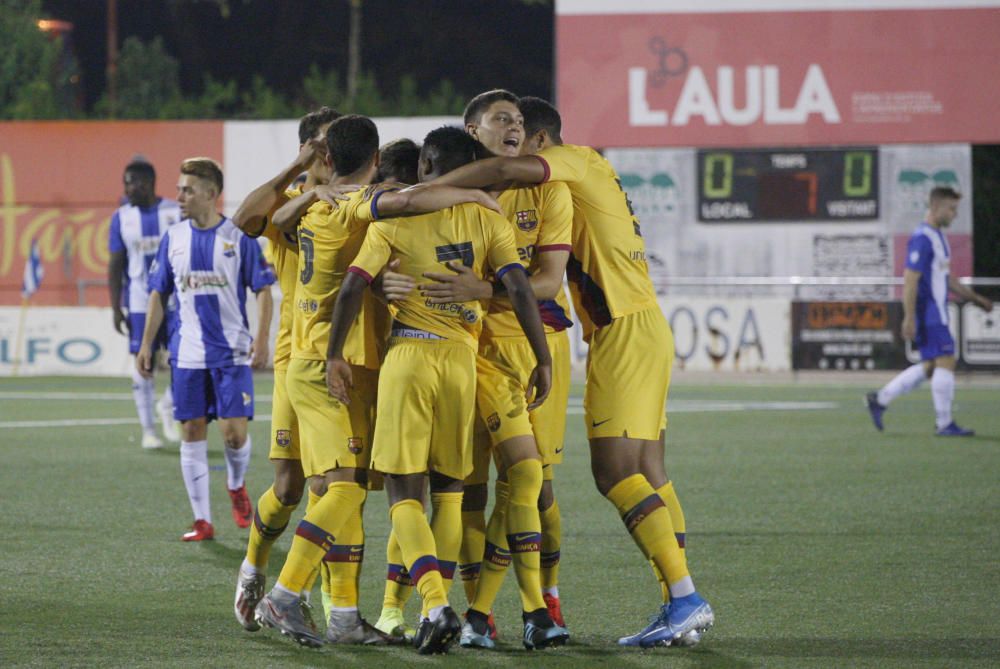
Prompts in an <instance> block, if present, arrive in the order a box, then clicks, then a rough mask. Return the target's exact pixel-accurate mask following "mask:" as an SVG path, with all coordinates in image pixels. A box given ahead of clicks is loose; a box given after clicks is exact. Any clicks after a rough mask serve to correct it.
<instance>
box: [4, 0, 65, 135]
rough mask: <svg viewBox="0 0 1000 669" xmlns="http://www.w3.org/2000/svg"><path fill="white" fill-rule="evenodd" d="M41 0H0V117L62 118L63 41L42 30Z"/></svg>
mask: <svg viewBox="0 0 1000 669" xmlns="http://www.w3.org/2000/svg"><path fill="white" fill-rule="evenodd" d="M41 16H42V9H41V3H40V2H39V1H38V0H0V43H2V44H3V48H2V49H0V118H8V119H32V118H35V119H37V118H43V119H44V118H60V117H63V116H67V115H71V114H72V110H68V109H64V108H63V105H61V104H60V102H59V100H60V86H61V85H62V84H64V83H67V82H64V81H62V79H63V78H64V77H62V76H60V72H59V71H58V64H59V53H60V50H61V44H62V41H61V39H60V38H58V37H57V38H55V39H50V38H49V37H48V36H47V35H46V34H45V33H43V32H42V31H41V30H40V29H39V25H38V21H39V19H40V18H41Z"/></svg>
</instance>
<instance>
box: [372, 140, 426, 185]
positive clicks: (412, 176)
mask: <svg viewBox="0 0 1000 669" xmlns="http://www.w3.org/2000/svg"><path fill="white" fill-rule="evenodd" d="M378 156H379V157H378V180H379V181H398V182H399V183H404V184H415V183H417V181H418V179H417V166H418V165H419V163H420V147H419V146H417V143H416V142H414V141H413V140H412V139H406V138H403V139H395V140H393V141H391V142H389V143H388V144H386V145H385V146H383V147H382V148H381V149H379V151H378Z"/></svg>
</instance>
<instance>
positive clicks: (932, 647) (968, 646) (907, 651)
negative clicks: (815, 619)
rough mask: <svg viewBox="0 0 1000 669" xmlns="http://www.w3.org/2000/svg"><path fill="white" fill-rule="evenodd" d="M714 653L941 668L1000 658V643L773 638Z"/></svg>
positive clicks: (718, 645)
mask: <svg viewBox="0 0 1000 669" xmlns="http://www.w3.org/2000/svg"><path fill="white" fill-rule="evenodd" d="M705 648H706V650H707V649H709V648H710V649H711V650H712V651H722V652H729V653H732V654H734V655H736V656H749V657H754V658H768V657H772V658H791V659H794V658H801V659H806V658H816V659H820V658H843V659H845V660H847V659H850V658H858V659H865V660H871V659H874V658H881V659H885V660H907V659H911V660H920V661H925V662H926V661H927V660H931V659H934V658H940V659H941V660H942V662H943V664H942V666H947V664H948V662H949V661H950V662H954V661H956V660H985V659H996V658H997V657H1000V639H995V638H975V639H968V638H966V639H963V638H939V639H831V638H826V639H823V638H784V639H782V638H772V639H719V640H715V641H713V642H712V643H711V646H706V647H705Z"/></svg>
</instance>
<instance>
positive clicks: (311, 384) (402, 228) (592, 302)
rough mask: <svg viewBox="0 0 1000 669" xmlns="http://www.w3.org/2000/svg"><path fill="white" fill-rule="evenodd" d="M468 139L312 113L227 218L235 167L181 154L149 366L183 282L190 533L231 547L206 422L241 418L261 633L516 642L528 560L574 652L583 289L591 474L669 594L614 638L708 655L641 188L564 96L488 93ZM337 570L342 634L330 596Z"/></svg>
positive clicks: (251, 584) (536, 588)
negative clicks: (221, 202)
mask: <svg viewBox="0 0 1000 669" xmlns="http://www.w3.org/2000/svg"><path fill="white" fill-rule="evenodd" d="M464 124H465V127H464V129H460V128H454V127H442V128H439V129H437V130H434V131H432V132H431V133H429V134H428V135H427V137H426V138H425V140H424V142H423V145H422V146H420V147H418V146H417V145H415V144H414V143H413V142H411V141H409V140H397V141H394V142H390V143H389V144H386V145H385V146H383V147H381V149H380V147H379V135H378V130H377V128H376V126H375V124H374V123H373V122H372V121H371V120H370V119H368V118H365V117H363V116H358V115H341V114H339V113H337V112H335V111H333V110H331V109H329V108H322V109H320V110H317V111H315V112H312V113H310V114H308V115H306V116H305V117H304V118H303V119H302V121H301V122H300V125H299V142H300V151H299V154H298V156H297V157H296V159H295V160H294V161H293V162H292V163H291V164H290V165H288V166H287V167H286V168H285V169H283V170H282V171H281V172H280V173H279V174H277V175H276V176H275V177H274V178H273V179H271V180H270V181H268V182H267V183H265V184H263V185H261V186H260V187H258V188H257V189H255V190H254V191H253V192H251V193H250V195H249V196H248V197H247V198H246V199H245V200H244V201H243V203H242V204H241V205H240V207H239V209H238V210H237V211H236V213H235V214H234V215H233V217H232V219H228V218H225V217H223V216H220V215H219V214H218V213H216V209H215V202H216V200H217V198H218V196H219V194H220V192H221V190H222V172H221V170H220V169H219V168H218V165H217V164H215V163H214V162H212V161H210V160H207V159H192V160H189V161H186V162H185V163H184V165H183V166H182V170H181V172H182V175H181V180H180V182H179V185H178V194H179V197H178V202H179V203H180V209H181V211H180V213H181V215H182V216H183V217H184V218H186V219H189V220H190V224H189V225H172V226H169V228H168V229H167V232H166V234H165V235H164V237H163V240H162V241H161V242H160V243H159V247H158V251H157V255H156V259H155V261H154V262H153V263H152V267H150V268H149V281H148V286H149V288H150V290H151V292H150V297H149V301H148V305H147V306H146V316H145V319H144V320H145V322H144V324H142V323H140V324H139V326H140V327H139V329H140V330H142V331H143V337H142V341H141V343H140V344H139V346H138V350H137V351H136V353H137V356H136V364H137V370H139V372H140V374H141V376H143V377H148V376H149V375H150V374H151V373H152V351H153V349H154V347H155V343H156V337H157V334H158V332H159V331H160V325H161V322H162V321H163V318H164V309H163V306H162V304H163V302H162V300H163V298H165V297H166V296H170V295H175V296H176V298H177V302H178V306H177V309H176V311H175V312H173V313H175V314H176V315H175V316H173V317H172V319H171V318H168V321H172V322H171V323H170V324H169V328H168V329H169V330H170V332H171V337H170V340H171V345H170V350H171V364H172V381H171V387H172V390H173V397H174V401H175V404H176V406H175V410H174V411H175V416H176V418H177V419H178V420H180V421H181V433H182V436H181V461H182V471H183V473H184V479H185V484H186V487H187V490H188V494H189V497H190V499H191V504H192V509H193V510H194V514H195V524H194V526H193V527H192V529H191V531H190V532H189V533H188V534H186V535H185V536H184V538H185V540H195V541H197V540H202V539H209V538H212V536H213V535H214V528H213V526H212V525H211V517H210V515H209V514H208V511H207V506H208V503H207V500H208V482H207V481H208V476H207V474H208V467H207V457H206V456H205V452H206V451H205V448H206V443H207V442H206V441H205V439H206V436H205V434H206V432H205V431H206V423H207V421H208V420H210V419H212V418H218V419H219V421H220V425H221V426H222V431H223V436H224V440H225V441H226V462H227V468H228V470H229V476H228V481H227V484H228V487H229V490H230V495H231V496H232V498H233V509H234V518H235V519H236V521H237V524H239V525H241V526H246V525H248V524H249V525H250V537H249V541H248V546H247V552H246V557H245V559H244V560H243V563H242V565H241V566H240V569H239V574H238V579H237V587H236V598H235V605H234V609H235V614H236V618H237V619H238V620H239V622H240V624H241V625H242V626H243V627H244V628H245V629H247V630H250V631H256V630H258V629H260V627H261V626H262V625H263V626H267V627H272V628H276V629H278V630H280V631H281V632H282V633H283V634H285V635H287V636H290V637H291V638H293V639H294V640H295V641H297V642H298V643H300V644H303V645H306V646H320V645H322V644H324V643H360V644H389V643H401V642H405V641H410V642H412V643H413V644H414V645H415V646H416V648H417V649H418V650H419V652H420V653H423V654H427V653H440V652H446V651H447V650H448V648H449V647H450V646H451V645H452V644H453V643H454V642H455V641H459V642H460V644H461V645H462V646H463V647H471V648H494V647H495V645H496V641H495V639H496V627H495V624H494V622H493V616H492V608H493V603H494V600H495V598H496V596H497V593H498V591H499V589H500V586H501V584H502V581H503V578H504V574H505V572H506V569H507V567H508V566H510V565H511V564H512V565H513V567H514V572H515V575H516V578H517V584H518V588H519V591H520V597H521V604H522V611H523V614H522V618H523V622H524V634H523V638H522V641H523V644H524V646H525V647H526V648H528V649H534V648H544V647H547V646H554V645H560V644H563V643H565V642H566V640H567V639H568V638H569V632H568V631H567V628H566V624H565V622H564V620H563V616H562V610H561V605H560V598H559V590H558V567H559V556H560V543H561V533H562V530H561V518H560V511H559V506H558V503H557V502H556V499H555V496H554V494H553V487H552V480H553V472H554V465H556V464H558V463H559V462H560V461H561V459H562V452H563V446H564V444H563V439H564V433H565V416H566V406H567V402H568V396H569V385H570V379H569V376H570V360H569V344H568V337H567V333H566V329H567V328H568V327H570V326H572V322H571V321H570V319H569V317H568V314H569V305H568V301H567V299H566V296H565V295H564V291H563V277H564V275H565V276H566V277H568V279H569V286H570V292H571V294H572V297H573V300H574V304H575V306H576V313H577V314H578V318H579V320H580V321H581V322H580V326H581V327H583V334H584V338H585V339H586V340H587V341H588V343H589V353H588V359H587V380H586V390H585V396H584V407H585V420H586V426H587V433H588V439H589V441H590V454H591V463H592V471H593V475H594V481H595V484H596V486H597V488H598V490H599V491H600V492H601V494H602V495H604V496H605V497H606V498H607V499H608V500H609V501H610V502H611V503H612V504H613V505H614V506H615V508H616V509H617V511H618V512H619V514H620V516H621V518H622V521H623V522H624V523H625V526H626V528H627V530H628V532H629V534H630V535H631V536H632V538H633V540H634V541H635V542H636V544H637V545H638V546H639V548H640V549H641V550H642V552H643V555H644V556H645V557H646V558H647V560H649V562H650V563H651V565H652V567H653V571H654V573H655V575H656V577H657V579H658V580H659V582H660V585H661V595H662V606H661V607H660V609H659V611H658V612H657V615H656V616H654V618H653V619H652V621H651V622H650V623H649V624H648V625H647V626H646V627H644V628H643V629H642V630H640V631H639V632H637V633H635V634H632V635H629V636H625V637H622V638H620V639H619V640H618V643H619V644H621V645H626V646H642V647H653V646H671V645H673V646H689V645H693V644H696V643H698V642H699V641H700V638H701V635H702V634H703V633H704V632H705V631H706V630H707V629H708V628H710V627H711V626H712V624H713V622H714V615H713V613H712V609H711V607H710V606H709V605H708V603H707V602H706V601H705V600H703V599H702V598H701V597H700V596H699V594H698V593H697V592H696V590H695V587H694V583H693V581H692V579H691V576H690V574H689V573H688V569H687V565H686V559H685V553H684V532H685V528H684V516H683V512H682V510H681V506H680V504H679V502H678V500H677V495H676V493H675V492H674V489H673V486H672V483H671V482H670V480H669V479H668V477H667V474H666V471H665V469H664V462H663V459H664V441H663V435H664V429H665V427H666V418H665V403H666V397H667V390H668V386H669V381H670V368H671V364H672V361H673V351H674V345H673V337H672V334H671V332H670V328H669V326H668V324H667V322H666V320H665V318H664V317H663V314H662V312H661V311H660V308H659V306H658V304H657V300H656V295H655V292H654V290H653V286H652V283H651V281H650V279H649V275H648V270H647V266H646V259H645V247H644V243H643V240H642V237H641V233H640V227H639V222H638V220H637V219H636V218H635V216H634V215H633V213H632V210H631V205H630V203H629V202H628V198H627V195H626V194H625V192H624V191H623V190H622V188H621V185H620V182H619V180H618V178H617V175H616V174H615V172H614V170H613V168H612V167H611V166H610V164H609V163H608V162H607V161H606V160H605V159H604V158H603V157H602V156H601V155H600V154H599V153H597V152H596V151H594V150H593V149H591V148H588V147H583V146H573V145H569V144H564V143H563V141H562V137H561V121H560V117H559V113H558V111H557V110H556V109H555V108H554V107H553V106H552V105H550V104H549V103H547V102H546V101H544V100H541V99H538V98H518V97H516V96H515V95H513V94H512V93H510V92H508V91H504V90H492V91H487V92H485V93H482V94H480V95H478V96H476V97H475V98H473V99H472V101H471V102H470V103H469V105H468V106H467V108H466V111H465V116H464ZM302 174H305V178H304V181H301V183H298V185H295V186H294V187H293V184H296V183H297V182H298V181H299V179H300V176H301V175H302ZM126 175H128V171H126ZM126 179H128V176H126ZM259 236H264V237H266V238H267V239H268V241H269V249H270V259H271V264H272V265H273V274H272V273H271V268H270V267H269V266H268V265H267V263H266V262H265V261H264V260H263V259H262V258H261V257H260V250H259V247H258V246H257V244H256V242H255V241H254V240H253V239H252V238H253V237H259ZM275 277H276V280H277V282H278V283H279V286H280V288H281V293H282V295H283V296H284V297H283V299H282V302H281V306H280V318H279V331H278V334H277V339H276V345H275V352H274V381H275V382H274V397H273V409H272V425H271V435H270V457H271V460H272V462H273V463H274V467H275V469H274V482H273V484H272V485H271V486H270V487H269V488H268V490H267V491H266V492H264V494H263V495H262V496H261V497H260V499H259V500H258V502H257V506H256V510H255V511H253V510H252V509H251V508H250V506H249V501H248V500H247V499H246V491H245V485H244V483H243V474H244V472H245V471H246V463H247V461H248V460H249V453H250V442H249V436H248V435H247V431H246V420H247V418H249V417H251V416H252V412H253V386H252V378H251V377H250V371H249V370H250V365H251V363H254V364H259V362H260V360H261V356H262V355H266V342H267V335H268V331H267V329H266V326H265V325H261V326H260V328H259V329H258V332H257V339H256V340H254V339H253V338H252V337H250V334H249V331H248V322H247V318H246V311H245V306H244V301H245V294H246V291H247V290H251V291H253V292H254V293H256V294H257V295H258V308H259V310H260V312H261V313H260V318H261V319H263V318H264V317H266V316H268V315H269V314H270V302H269V301H268V298H267V297H264V296H265V295H269V286H270V284H271V283H272V282H274V281H275ZM142 325H144V328H143V327H141V326H142ZM133 327H136V326H135V325H133ZM491 462H492V463H493V465H494V467H495V469H496V484H495V494H494V505H493V509H492V512H491V514H490V516H489V519H488V521H487V519H486V517H485V509H486V501H487V484H488V481H489V478H490V471H489V470H490V463H491ZM382 488H384V490H385V492H386V494H387V496H388V502H389V506H390V511H389V512H390V517H391V520H392V532H391V534H390V537H389V543H388V549H387V556H386V557H387V562H388V568H387V579H386V584H385V598H384V601H383V609H382V613H381V616H380V618H379V620H378V622H377V623H376V624H375V625H374V626H373V625H369V624H368V623H367V622H366V621H365V620H364V619H363V618H362V617H361V615H360V613H359V611H358V599H359V598H358V582H359V573H360V566H361V561H362V559H363V555H364V543H365V540H364V529H363V522H362V515H363V508H364V503H365V500H366V497H367V495H368V491H369V490H378V489H382ZM428 488H429V499H430V504H429V507H430V509H429V510H430V512H431V519H430V521H428V518H427V511H428V508H427V507H428V505H427V504H426V503H425V501H426V499H427V497H428V494H427V492H428ZM305 491H308V499H309V502H308V506H307V509H306V512H305V515H304V517H303V519H302V520H301V521H300V522H299V523H298V525H297V526H296V529H295V535H294V537H293V539H292V543H291V547H290V549H289V552H288V555H287V558H286V560H285V563H284V565H283V566H282V568H281V571H280V574H279V576H278V579H277V582H276V583H275V584H274V586H273V587H272V588H271V590H270V591H269V592H266V593H265V572H266V569H267V564H268V558H269V553H270V549H271V547H272V545H273V544H274V542H275V540H276V539H277V538H278V537H279V536H280V535H281V534H282V532H283V531H284V530H285V528H286V527H287V525H288V523H289V521H290V518H291V515H292V512H293V511H294V510H295V508H296V507H297V505H298V504H299V502H300V500H301V498H302V496H303V493H304V492H305ZM251 516H252V520H251ZM456 568H457V569H458V572H459V576H460V578H461V580H462V582H463V585H464V588H465V593H466V597H467V599H468V602H469V608H468V610H467V612H466V614H465V616H464V620H463V619H461V618H460V617H459V616H458V615H457V614H456V613H455V611H453V610H452V608H451V606H450V604H449V594H448V593H449V589H450V585H451V582H452V579H453V578H454V575H455V571H456ZM318 576H319V577H321V579H322V592H323V604H324V612H325V618H326V623H327V625H326V630H325V633H321V632H320V631H319V630H318V628H317V626H316V625H315V624H314V622H313V620H312V617H311V613H310V607H309V605H308V598H307V593H309V592H310V591H311V589H312V587H313V584H314V582H315V580H316V578H317V577H318ZM414 588H416V590H417V591H418V592H419V594H420V596H421V599H422V615H421V620H420V623H419V625H417V627H416V629H415V630H413V629H411V628H410V627H409V626H408V625H407V623H406V621H405V619H404V617H403V608H404V605H405V603H406V600H407V598H408V597H409V595H410V594H411V592H412V590H413V589H414Z"/></svg>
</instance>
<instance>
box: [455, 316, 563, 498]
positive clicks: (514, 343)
mask: <svg viewBox="0 0 1000 669" xmlns="http://www.w3.org/2000/svg"><path fill="white" fill-rule="evenodd" d="M546 340H547V341H548V344H549V351H550V352H551V354H552V388H551V390H550V391H549V396H548V398H546V400H545V402H543V403H542V406H540V407H538V408H537V409H535V410H534V411H531V412H528V411H526V407H527V403H526V402H525V399H524V389H525V387H526V386H527V385H528V379H529V377H530V376H531V370H533V369H534V368H535V354H534V353H533V352H532V350H531V344H529V343H528V340H527V339H525V338H523V337H497V338H494V339H490V340H484V341H483V343H482V344H481V345H480V347H479V358H478V359H477V361H476V373H477V375H478V385H477V388H476V400H477V403H478V405H479V415H480V416H481V417H482V419H483V422H484V423H485V425H486V428H487V431H488V432H489V435H490V442H491V444H492V445H493V446H496V445H497V444H500V443H503V442H504V441H506V440H507V439H511V438H512V437H520V436H524V435H529V434H533V435H534V437H535V442H536V443H537V444H538V452H539V454H540V455H541V457H542V464H543V465H552V464H559V463H560V462H562V452H563V440H564V437H565V435H566V405H567V403H568V402H569V386H570V359H569V356H570V352H569V336H568V335H567V334H566V332H565V331H562V332H553V333H549V334H548V335H546ZM474 460H476V461H477V462H478V461H479V460H480V459H479V458H474ZM487 463H488V459H487ZM486 480H487V479H485V478H484V479H483V481H479V482H485V481H486Z"/></svg>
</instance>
